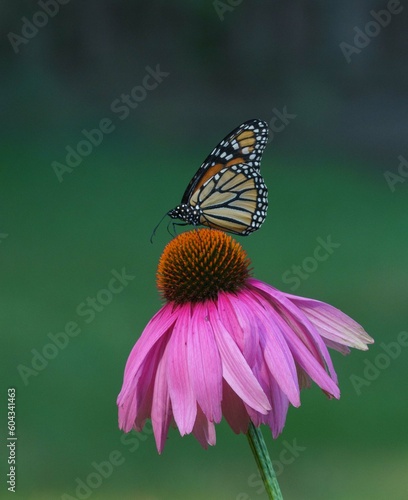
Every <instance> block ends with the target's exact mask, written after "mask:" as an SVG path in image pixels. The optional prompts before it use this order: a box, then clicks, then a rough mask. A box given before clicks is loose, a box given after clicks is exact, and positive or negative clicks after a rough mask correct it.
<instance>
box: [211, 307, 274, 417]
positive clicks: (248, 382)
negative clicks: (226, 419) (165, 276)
mask: <svg viewBox="0 0 408 500" xmlns="http://www.w3.org/2000/svg"><path fill="white" fill-rule="evenodd" d="M208 310H209V313H210V321H211V326H212V327H213V331H214V335H215V340H216V342H217V346H218V349H219V352H220V355H221V359H222V372H223V377H224V379H225V380H226V382H227V383H228V384H229V386H230V387H231V388H232V390H233V391H235V392H236V394H238V396H239V397H240V398H241V399H242V400H243V401H244V402H245V403H246V404H248V405H249V406H251V407H252V408H253V409H254V410H256V411H259V412H260V413H266V412H267V411H269V410H270V409H271V406H270V404H269V402H268V398H267V397H266V395H265V393H264V392H263V390H262V387H261V386H260V385H259V382H258V381H257V380H256V378H255V376H254V374H253V373H252V371H251V370H250V368H249V366H248V363H247V362H246V360H245V358H244V356H243V355H242V353H241V351H240V350H239V348H238V346H237V345H236V343H235V342H234V341H233V339H232V338H231V336H230V334H229V333H228V332H227V330H226V329H225V327H224V325H223V324H222V323H221V320H220V317H219V314H218V311H217V309H216V307H215V305H214V304H213V303H211V302H210V303H209V304H208Z"/></svg>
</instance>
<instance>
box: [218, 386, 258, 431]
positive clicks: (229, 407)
mask: <svg viewBox="0 0 408 500" xmlns="http://www.w3.org/2000/svg"><path fill="white" fill-rule="evenodd" d="M255 413H256V412H255ZM222 414H223V415H224V417H225V420H226V421H227V422H228V424H229V426H230V427H231V429H232V430H233V431H234V432H235V434H239V433H240V432H242V433H244V434H245V433H246V432H247V430H248V425H249V415H248V411H247V409H246V407H245V405H244V403H243V402H242V399H241V398H240V397H239V396H237V394H236V393H235V392H234V391H233V390H232V389H231V387H230V386H229V385H228V384H227V383H226V382H225V380H224V382H223V386H222Z"/></svg>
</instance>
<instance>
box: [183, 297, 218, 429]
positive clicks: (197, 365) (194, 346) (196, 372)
mask: <svg viewBox="0 0 408 500" xmlns="http://www.w3.org/2000/svg"><path fill="white" fill-rule="evenodd" d="M192 310H193V316H192V320H191V323H190V327H189V329H188V338H187V352H188V369H189V374H190V379H191V383H192V386H193V390H194V394H195V397H196V400H197V402H198V404H199V405H200V407H201V409H202V410H203V412H204V415H205V416H206V417H207V418H208V420H210V421H211V422H220V421H221V418H222V411H221V399H222V368H221V358H220V355H219V352H218V348H217V345H216V343H215V339H214V333H213V331H212V329H211V326H210V322H209V318H208V312H207V308H206V307H205V305H204V304H201V303H198V304H194V305H193V306H192Z"/></svg>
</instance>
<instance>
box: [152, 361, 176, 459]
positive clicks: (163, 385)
mask: <svg viewBox="0 0 408 500" xmlns="http://www.w3.org/2000/svg"><path fill="white" fill-rule="evenodd" d="M166 354H167V351H165V352H164V354H163V356H162V358H161V360H160V361H159V364H158V366H157V372H156V379H155V384H154V390H153V404H152V426H153V433H154V438H155V440H156V446H157V450H158V452H159V453H161V452H162V451H163V448H164V445H165V443H166V438H167V433H168V431H169V426H170V423H171V420H172V413H171V406H170V396H169V391H168V385H167V377H166V371H167V366H166V365H167V356H166Z"/></svg>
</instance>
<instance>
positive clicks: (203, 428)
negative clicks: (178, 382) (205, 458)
mask: <svg viewBox="0 0 408 500" xmlns="http://www.w3.org/2000/svg"><path fill="white" fill-rule="evenodd" d="M193 434H194V436H195V437H196V439H197V440H198V442H199V443H200V444H201V446H202V447H203V448H204V449H207V448H208V445H210V446H214V445H215V442H216V435H215V426H214V422H210V421H209V420H208V418H207V417H206V416H205V415H204V413H203V412H202V410H201V408H200V407H198V409H197V418H196V421H195V424H194V428H193Z"/></svg>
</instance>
